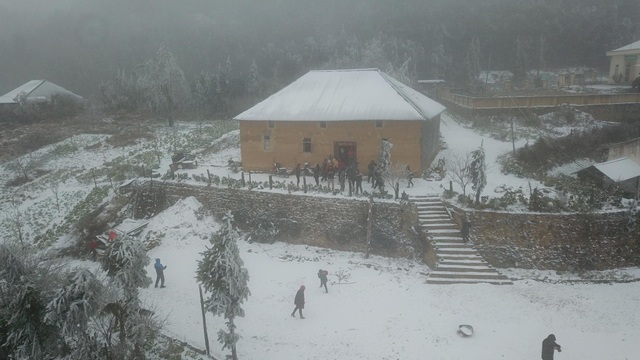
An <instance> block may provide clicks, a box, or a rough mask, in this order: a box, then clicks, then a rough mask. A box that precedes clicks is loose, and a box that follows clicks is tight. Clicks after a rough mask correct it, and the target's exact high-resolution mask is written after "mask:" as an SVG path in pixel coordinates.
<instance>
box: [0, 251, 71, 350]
mask: <svg viewBox="0 0 640 360" xmlns="http://www.w3.org/2000/svg"><path fill="white" fill-rule="evenodd" d="M58 271H59V269H53V268H52V266H51V264H50V262H48V261H45V259H43V258H41V257H39V256H36V255H33V254H32V252H31V251H30V249H27V248H19V247H16V246H9V245H6V244H2V245H0V289H1V291H0V344H1V346H0V355H3V356H5V357H6V358H10V356H11V357H13V358H15V359H44V358H55V357H56V356H58V355H62V352H61V349H60V348H59V346H58V344H59V342H60V341H61V338H60V335H59V329H58V328H56V327H55V326H54V325H51V324H47V323H45V322H44V321H43V319H44V316H45V313H46V305H47V301H48V300H47V299H49V298H50V297H51V295H52V294H53V293H54V291H55V289H56V288H57V287H58V284H59V281H58V277H57V272H58ZM5 357H2V358H5Z"/></svg>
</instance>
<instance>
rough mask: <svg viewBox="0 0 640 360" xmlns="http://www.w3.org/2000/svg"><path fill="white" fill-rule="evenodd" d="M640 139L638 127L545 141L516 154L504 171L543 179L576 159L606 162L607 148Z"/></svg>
mask: <svg viewBox="0 0 640 360" xmlns="http://www.w3.org/2000/svg"><path fill="white" fill-rule="evenodd" d="M638 135H640V127H638V126H634V125H619V126H607V127H603V128H597V129H592V130H587V131H582V132H573V133H571V134H570V135H568V136H565V137H559V138H548V137H542V138H540V139H538V140H537V141H536V142H535V143H534V144H533V145H531V146H525V147H523V148H520V149H518V150H516V153H515V156H514V157H513V158H512V159H510V158H507V159H504V161H503V163H502V165H503V166H502V171H503V172H506V173H513V174H516V175H518V176H525V177H533V178H538V179H539V178H541V177H542V176H544V174H546V172H547V171H549V170H551V169H552V168H553V167H555V166H558V165H562V164H566V163H570V162H572V161H575V160H576V159H581V158H591V159H595V160H597V161H604V160H605V157H604V154H603V153H602V150H601V148H602V147H603V146H604V145H607V144H611V143H615V142H620V141H624V140H628V139H630V138H633V137H636V136H638Z"/></svg>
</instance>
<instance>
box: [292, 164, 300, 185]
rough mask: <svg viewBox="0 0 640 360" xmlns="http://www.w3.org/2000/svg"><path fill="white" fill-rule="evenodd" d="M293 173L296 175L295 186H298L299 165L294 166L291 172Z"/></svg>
mask: <svg viewBox="0 0 640 360" xmlns="http://www.w3.org/2000/svg"><path fill="white" fill-rule="evenodd" d="M293 173H294V174H295V175H296V186H300V163H298V165H296V168H295V169H294V170H293Z"/></svg>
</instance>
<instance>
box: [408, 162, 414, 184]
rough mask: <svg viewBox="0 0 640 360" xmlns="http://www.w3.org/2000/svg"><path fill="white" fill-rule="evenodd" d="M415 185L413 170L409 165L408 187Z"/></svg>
mask: <svg viewBox="0 0 640 360" xmlns="http://www.w3.org/2000/svg"><path fill="white" fill-rule="evenodd" d="M412 186H413V172H411V168H410V167H409V165H407V187H412Z"/></svg>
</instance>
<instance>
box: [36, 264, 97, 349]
mask: <svg viewBox="0 0 640 360" xmlns="http://www.w3.org/2000/svg"><path fill="white" fill-rule="evenodd" d="M103 290H104V287H103V285H102V283H101V282H100V281H99V280H98V279H97V278H96V276H95V275H94V274H93V273H92V272H90V271H89V270H87V269H75V270H74V271H72V272H70V273H69V274H67V275H66V279H65V283H64V284H63V286H62V287H61V288H60V289H58V291H56V293H55V295H54V297H53V299H51V300H50V301H49V303H48V304H47V308H46V315H45V317H44V322H45V323H47V324H50V325H53V326H55V327H56V328H58V329H59V335H60V337H61V340H62V341H61V342H62V344H64V347H65V348H66V349H68V353H67V355H66V358H67V359H94V358H97V356H96V355H97V353H98V350H99V345H98V343H97V341H96V338H97V337H96V330H95V328H94V327H93V326H91V324H92V318H93V317H94V316H96V315H98V311H99V306H100V300H101V299H102V298H103Z"/></svg>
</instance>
